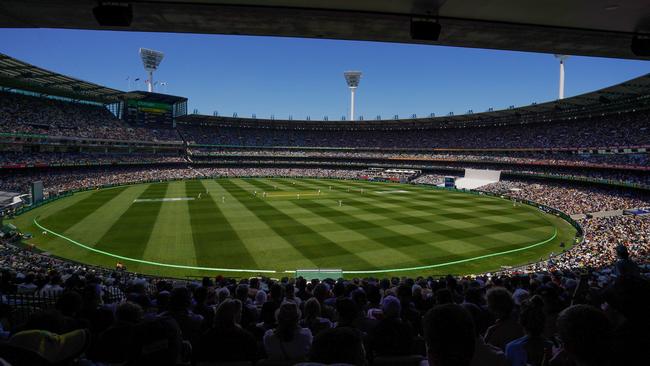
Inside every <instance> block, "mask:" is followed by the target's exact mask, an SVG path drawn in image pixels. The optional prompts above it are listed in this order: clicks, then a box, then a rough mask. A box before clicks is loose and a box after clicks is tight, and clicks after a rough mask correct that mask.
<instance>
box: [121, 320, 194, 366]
mask: <svg viewBox="0 0 650 366" xmlns="http://www.w3.org/2000/svg"><path fill="white" fill-rule="evenodd" d="M132 350H133V351H132V356H131V358H130V363H131V364H133V365H160V366H174V365H176V364H178V363H179V362H182V361H183V360H184V358H185V352H184V347H183V339H182V336H181V329H180V328H179V327H178V324H177V323H176V321H175V320H174V319H172V318H169V317H168V318H162V317H157V318H154V319H152V320H146V321H144V322H142V323H140V324H138V325H137V326H136V328H135V332H134V337H133V344H132Z"/></svg>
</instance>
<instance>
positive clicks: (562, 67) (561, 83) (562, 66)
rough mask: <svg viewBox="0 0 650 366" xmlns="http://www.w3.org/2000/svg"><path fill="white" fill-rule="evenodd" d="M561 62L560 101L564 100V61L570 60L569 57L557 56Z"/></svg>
mask: <svg viewBox="0 0 650 366" xmlns="http://www.w3.org/2000/svg"><path fill="white" fill-rule="evenodd" d="M555 58H557V59H558V60H560V95H559V97H558V99H564V60H566V59H567V58H569V56H567V55H555Z"/></svg>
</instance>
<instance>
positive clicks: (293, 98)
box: [0, 29, 650, 120]
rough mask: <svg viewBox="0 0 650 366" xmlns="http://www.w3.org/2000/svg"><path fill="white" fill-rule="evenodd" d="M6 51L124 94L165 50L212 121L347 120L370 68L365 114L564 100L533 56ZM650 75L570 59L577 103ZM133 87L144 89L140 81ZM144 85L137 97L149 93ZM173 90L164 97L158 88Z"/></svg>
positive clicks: (289, 42) (340, 45)
mask: <svg viewBox="0 0 650 366" xmlns="http://www.w3.org/2000/svg"><path fill="white" fill-rule="evenodd" d="M0 39H2V42H0V52H2V53H5V54H8V55H10V56H12V57H16V58H18V59H21V60H24V61H27V62H30V63H32V64H35V65H37V66H40V67H44V68H46V69H50V70H53V71H57V72H60V73H63V74H67V75H71V76H74V77H78V78H80V79H84V80H88V81H92V82H96V83H99V84H103V85H106V86H110V87H113V88H118V89H121V90H125V89H127V88H128V86H129V84H128V82H127V80H126V78H127V77H131V79H134V78H136V77H139V78H140V79H141V80H144V79H146V74H145V71H144V70H143V68H142V64H141V62H140V59H139V56H138V48H140V47H145V48H151V49H156V50H160V51H163V52H164V53H165V59H164V60H163V61H162V64H161V65H160V68H159V71H158V72H157V73H156V75H155V79H156V80H159V81H165V82H167V83H168V85H167V93H168V94H175V95H182V96H186V97H188V98H189V100H190V101H189V110H190V111H192V110H194V109H195V108H196V109H198V110H199V112H200V113H203V114H212V113H213V111H218V112H219V114H220V115H232V114H233V112H237V113H238V115H239V116H240V117H244V116H248V117H249V116H250V115H251V114H253V113H255V114H257V117H260V118H261V117H269V116H271V115H275V117H276V118H286V117H288V116H289V115H292V116H293V118H294V119H304V118H305V117H306V116H311V118H312V119H322V118H323V116H329V118H330V120H333V119H340V118H341V116H342V115H346V114H347V112H348V108H349V91H348V89H347V87H346V84H345V80H344V79H343V75H342V73H343V71H345V70H361V71H362V72H363V78H362V80H361V84H360V87H359V89H358V91H357V96H356V99H357V107H356V109H357V115H363V116H364V117H365V118H366V119H374V118H375V117H376V116H377V115H381V116H382V117H384V118H389V117H392V116H393V115H395V114H397V115H399V116H400V117H402V118H403V117H408V116H410V115H411V114H414V113H415V114H417V115H418V116H426V115H429V114H430V113H435V114H436V115H444V114H447V113H449V112H450V111H453V112H454V113H455V114H462V113H465V112H466V111H467V110H468V109H473V110H474V112H480V111H485V110H487V109H488V108H490V107H493V108H494V109H502V108H507V107H508V106H509V105H515V106H521V105H528V104H530V103H532V102H538V103H539V102H543V101H548V100H553V99H555V98H557V93H558V90H557V88H558V63H557V60H555V59H554V58H553V56H552V55H547V54H534V53H524V52H509V51H495V50H482V49H466V48H453V47H436V46H422V45H405V44H394V43H376V42H354V41H336V40H320V39H319V40H316V39H297V38H277V37H246V36H221V35H194V34H169V33H134V32H108V31H75V30H52V29H28V30H25V29H0ZM647 72H650V63H648V62H644V61H630V60H616V59H605V58H590V57H571V58H569V60H568V61H567V64H566V91H565V94H566V96H572V95H577V94H581V93H584V92H588V91H592V90H595V89H598V88H602V87H605V86H609V85H612V84H615V83H619V82H622V81H624V80H627V79H630V78H633V77H636V76H639V75H641V74H644V73H647ZM131 86H132V88H135V85H133V84H131ZM144 88H145V86H144V84H139V86H138V89H144ZM159 91H163V90H159Z"/></svg>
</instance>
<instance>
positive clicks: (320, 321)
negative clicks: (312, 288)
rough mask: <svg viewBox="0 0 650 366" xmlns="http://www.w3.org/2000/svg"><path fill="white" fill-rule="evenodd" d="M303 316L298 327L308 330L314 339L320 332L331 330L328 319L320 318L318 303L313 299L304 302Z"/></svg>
mask: <svg viewBox="0 0 650 366" xmlns="http://www.w3.org/2000/svg"><path fill="white" fill-rule="evenodd" d="M304 311H305V316H304V317H303V319H302V320H300V326H301V327H303V328H309V330H311V334H312V335H314V337H315V336H316V335H317V334H318V333H319V332H320V331H322V330H325V329H329V328H332V322H331V321H329V319H326V318H323V317H321V316H320V303H319V302H318V300H316V298H315V297H312V298H310V299H309V300H307V301H306V302H305V309H304Z"/></svg>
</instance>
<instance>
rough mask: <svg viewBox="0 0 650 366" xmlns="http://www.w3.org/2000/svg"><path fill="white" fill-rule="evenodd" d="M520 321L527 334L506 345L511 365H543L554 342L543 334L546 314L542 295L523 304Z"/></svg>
mask: <svg viewBox="0 0 650 366" xmlns="http://www.w3.org/2000/svg"><path fill="white" fill-rule="evenodd" d="M519 323H520V324H521V326H522V327H523V328H524V332H525V333H526V335H525V336H523V337H521V338H519V339H516V340H514V341H512V342H510V343H508V344H507V345H506V357H507V358H508V361H509V362H510V365H511V366H527V365H531V366H540V365H542V364H543V361H544V360H548V359H549V358H550V357H549V356H550V354H551V348H552V347H553V343H552V342H550V341H549V340H548V339H546V338H544V336H542V333H543V332H544V324H545V323H546V316H545V314H544V302H543V301H542V298H541V297H539V296H537V295H536V296H533V297H532V298H530V299H528V300H525V301H524V302H523V303H522V304H521V313H520V314H519Z"/></svg>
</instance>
